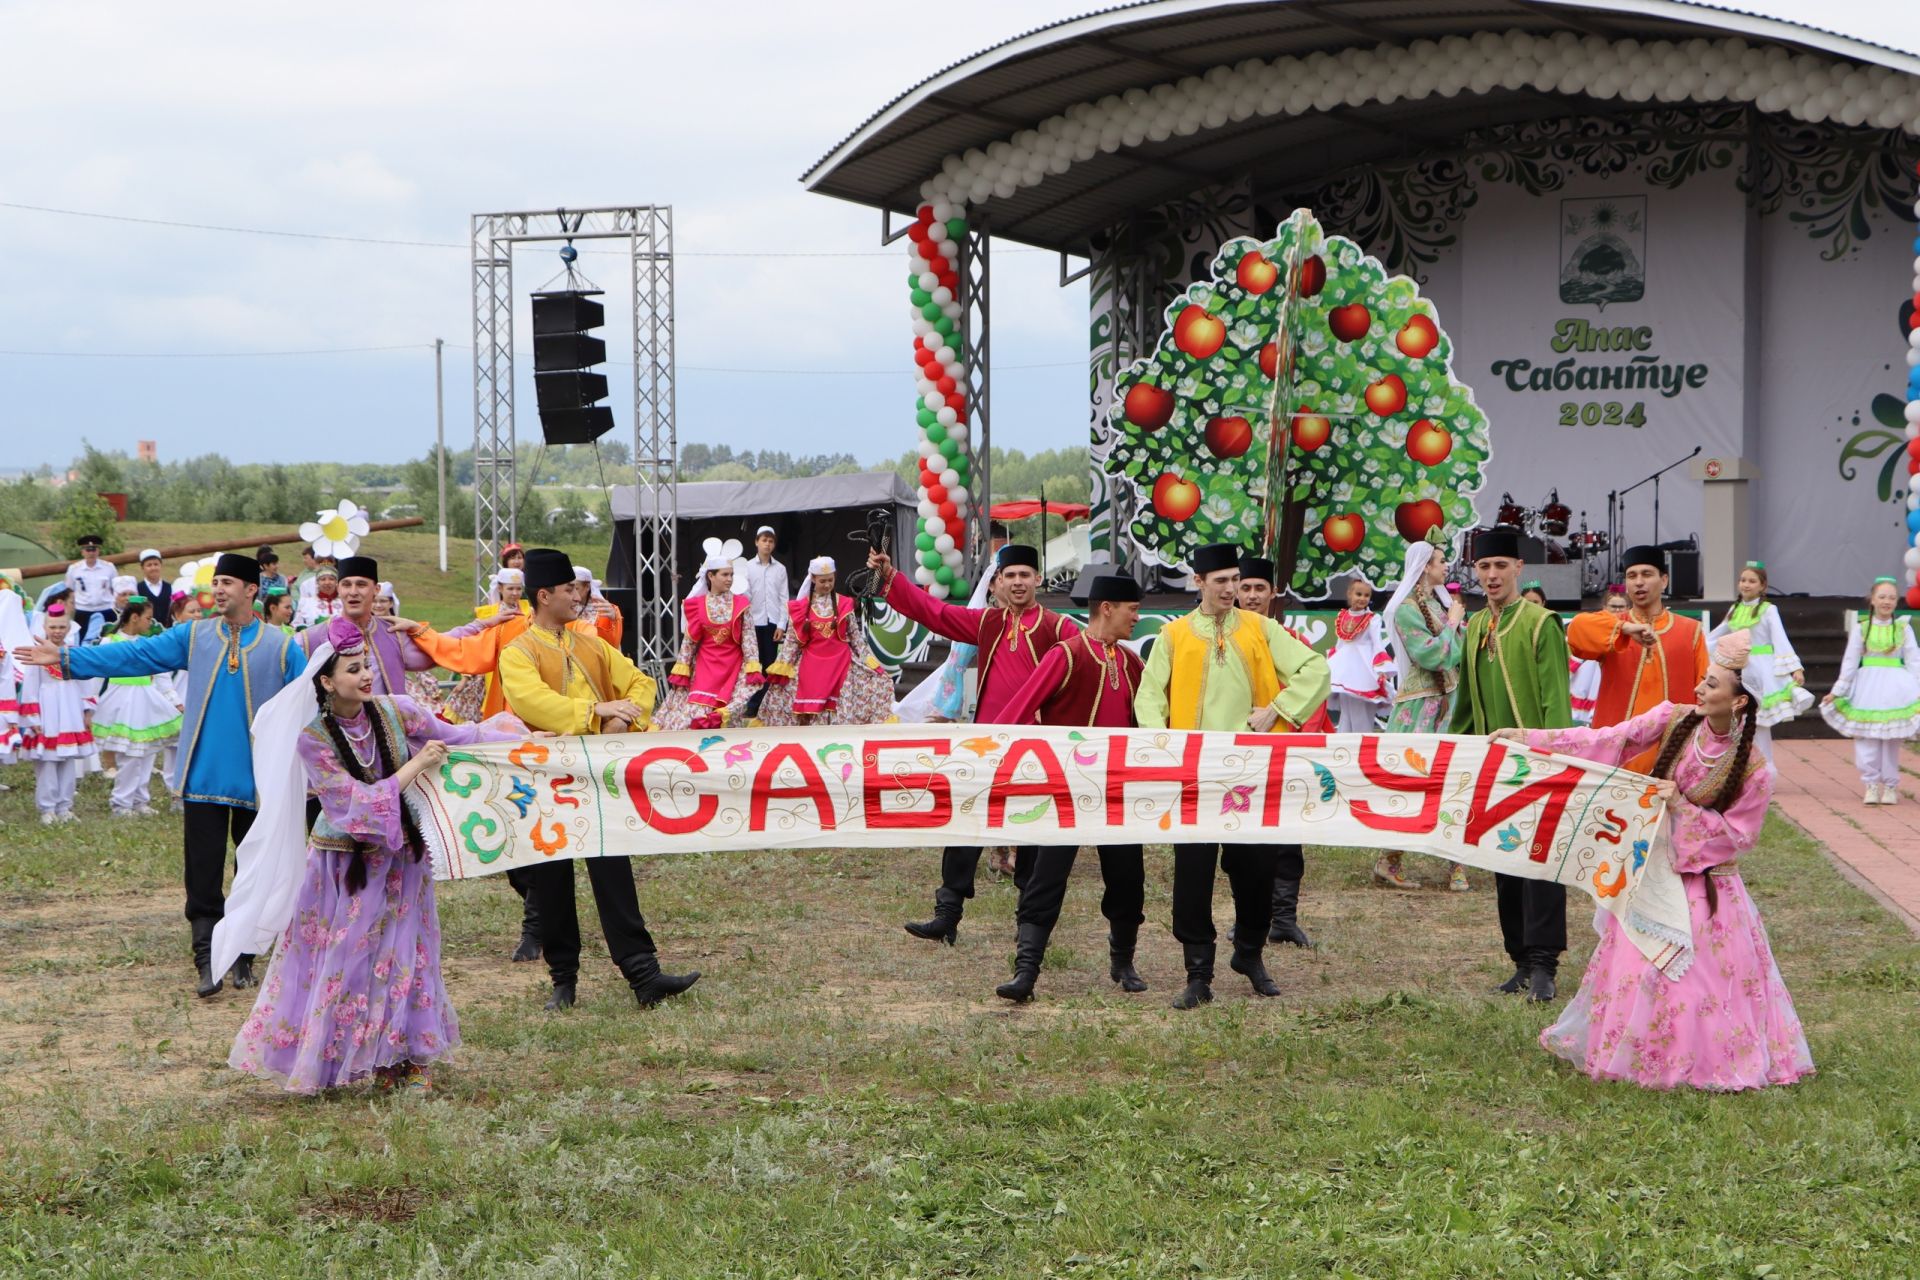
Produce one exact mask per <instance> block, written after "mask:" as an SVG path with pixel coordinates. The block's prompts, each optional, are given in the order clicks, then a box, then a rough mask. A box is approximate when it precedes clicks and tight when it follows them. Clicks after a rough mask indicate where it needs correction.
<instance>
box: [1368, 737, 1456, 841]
mask: <svg viewBox="0 0 1920 1280" xmlns="http://www.w3.org/2000/svg"><path fill="white" fill-rule="evenodd" d="M1452 763H1453V744H1452V743H1451V742H1443V743H1441V744H1440V745H1439V746H1437V747H1435V748H1434V751H1433V767H1432V768H1431V769H1428V770H1427V774H1426V776H1425V777H1420V776H1419V775H1417V774H1405V773H1395V772H1394V771H1393V770H1391V769H1389V768H1387V767H1386V766H1385V765H1383V764H1381V763H1380V739H1378V738H1376V737H1373V736H1372V735H1371V734H1369V735H1368V736H1367V737H1364V738H1362V739H1361V740H1360V772H1362V773H1364V774H1365V775H1366V776H1367V781H1368V782H1371V783H1372V784H1373V785H1374V786H1376V787H1385V788H1386V789H1387V790H1388V791H1404V792H1409V793H1412V794H1415V795H1420V796H1423V797H1424V799H1422V800H1421V802H1420V812H1418V813H1416V814H1413V815H1412V816H1410V817H1404V818H1396V817H1394V816H1392V815H1390V814H1385V813H1380V812H1378V811H1377V810H1375V809H1374V807H1373V806H1372V805H1371V804H1369V803H1368V802H1367V801H1365V800H1355V801H1353V802H1352V803H1351V804H1350V805H1348V806H1347V808H1348V809H1349V810H1350V811H1351V812H1352V813H1353V817H1354V821H1356V822H1358V823H1360V824H1361V825H1363V826H1368V827H1372V828H1373V829H1374V830H1375V831H1405V832H1410V833H1413V834H1417V835H1425V834H1426V833H1427V832H1429V831H1431V830H1433V829H1434V827H1436V826H1437V825H1439V822H1440V801H1441V800H1442V799H1444V798H1445V796H1446V786H1447V766H1448V765H1450V764H1452Z"/></svg>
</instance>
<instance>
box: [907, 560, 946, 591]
mask: <svg viewBox="0 0 1920 1280" xmlns="http://www.w3.org/2000/svg"><path fill="white" fill-rule="evenodd" d="M913 580H914V581H915V582H917V583H919V584H920V585H921V586H923V587H937V586H939V585H940V584H939V583H937V582H935V581H934V580H933V570H931V569H929V568H927V566H925V565H923V564H917V565H915V566H914V567H913Z"/></svg>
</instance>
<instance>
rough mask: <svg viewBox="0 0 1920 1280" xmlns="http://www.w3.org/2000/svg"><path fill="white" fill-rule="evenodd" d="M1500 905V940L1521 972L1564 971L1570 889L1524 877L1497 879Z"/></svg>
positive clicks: (1495, 893) (1548, 881) (1495, 892)
mask: <svg viewBox="0 0 1920 1280" xmlns="http://www.w3.org/2000/svg"><path fill="white" fill-rule="evenodd" d="M1493 890H1494V895H1495V897H1496V898H1497V899H1498V900H1499V904H1500V939H1501V941H1502V942H1504V943H1505V944H1506V948H1507V957H1508V958H1509V959H1510V960H1512V961H1513V963H1514V965H1515V966H1516V967H1518V968H1527V967H1529V966H1533V965H1539V966H1541V967H1544V968H1546V969H1549V970H1557V969H1558V968H1559V967H1560V953H1561V952H1563V951H1565V950H1566V949H1567V887H1566V886H1565V885H1563V884H1555V883H1553V882H1552V881H1550V880H1527V879H1524V878H1522V877H1520V876H1503V875H1498V874H1496V875H1495V876H1494V877H1493Z"/></svg>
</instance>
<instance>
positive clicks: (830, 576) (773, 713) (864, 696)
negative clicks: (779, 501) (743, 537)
mask: <svg viewBox="0 0 1920 1280" xmlns="http://www.w3.org/2000/svg"><path fill="white" fill-rule="evenodd" d="M835 573H836V570H835V566H834V563H833V557H832V556H815V557H814V559H813V560H812V562H811V563H809V564H808V565H807V577H806V580H805V581H804V582H802V583H801V584H800V592H799V594H798V595H796V596H795V597H794V599H793V600H792V602H791V603H790V604H789V606H788V612H789V614H790V616H791V618H792V625H790V626H789V627H788V628H787V634H786V637H785V639H783V640H782V641H781V642H780V652H779V655H778V657H776V658H775V660H774V663H773V665H772V666H771V667H769V668H768V669H767V673H766V674H767V680H768V682H769V683H771V684H772V685H773V686H774V687H773V688H772V689H770V690H768V692H767V697H766V701H764V702H762V703H761V704H760V719H761V721H762V722H763V723H765V724H772V725H778V724H881V723H884V722H885V721H887V720H890V719H892V718H893V681H892V679H891V678H889V677H888V675H887V673H886V672H885V671H883V670H881V669H880V663H879V660H878V659H876V658H875V657H874V656H873V653H872V651H871V650H869V649H868V648H867V636H866V628H865V627H863V626H861V625H860V619H859V618H858V617H857V616H856V614H855V611H854V604H853V599H852V597H850V596H843V595H838V594H836V593H835V592H834V589H833V584H834V578H835Z"/></svg>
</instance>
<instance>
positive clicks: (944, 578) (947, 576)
mask: <svg viewBox="0 0 1920 1280" xmlns="http://www.w3.org/2000/svg"><path fill="white" fill-rule="evenodd" d="M939 558H940V557H939V556H935V557H934V559H935V560H938V559H939ZM927 568H929V569H932V570H933V580H934V581H935V582H944V583H946V584H947V585H948V586H949V587H951V586H952V585H953V570H951V569H949V568H947V566H946V565H944V564H943V565H940V566H939V567H938V568H935V566H933V565H928V566H927Z"/></svg>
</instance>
